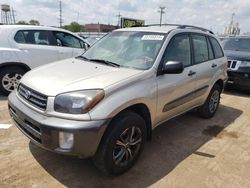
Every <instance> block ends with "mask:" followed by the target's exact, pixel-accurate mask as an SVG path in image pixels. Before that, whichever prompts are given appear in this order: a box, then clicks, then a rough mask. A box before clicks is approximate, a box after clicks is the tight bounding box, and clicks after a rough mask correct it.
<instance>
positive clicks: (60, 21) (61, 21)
mask: <svg viewBox="0 0 250 188" xmlns="http://www.w3.org/2000/svg"><path fill="white" fill-rule="evenodd" d="M59 16H60V18H59V19H60V20H59V23H60V27H62V24H63V20H62V1H61V0H60V15H59Z"/></svg>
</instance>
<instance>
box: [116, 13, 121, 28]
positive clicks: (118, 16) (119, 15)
mask: <svg viewBox="0 0 250 188" xmlns="http://www.w3.org/2000/svg"><path fill="white" fill-rule="evenodd" d="M116 17H117V18H118V23H117V26H118V27H119V25H120V22H121V17H122V15H121V13H120V12H119V14H118V15H116Z"/></svg>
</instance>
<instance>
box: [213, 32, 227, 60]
mask: <svg viewBox="0 0 250 188" xmlns="http://www.w3.org/2000/svg"><path fill="white" fill-rule="evenodd" d="M210 41H211V44H212V46H213V49H214V55H215V58H220V57H223V56H224V55H223V51H222V49H221V46H220V44H219V42H218V41H217V40H216V39H215V38H212V37H210Z"/></svg>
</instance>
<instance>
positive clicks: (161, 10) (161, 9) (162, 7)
mask: <svg viewBox="0 0 250 188" xmlns="http://www.w3.org/2000/svg"><path fill="white" fill-rule="evenodd" d="M165 8H166V7H164V6H160V7H159V10H158V12H159V13H160V26H161V23H162V15H163V14H164V13H165V11H164V10H165Z"/></svg>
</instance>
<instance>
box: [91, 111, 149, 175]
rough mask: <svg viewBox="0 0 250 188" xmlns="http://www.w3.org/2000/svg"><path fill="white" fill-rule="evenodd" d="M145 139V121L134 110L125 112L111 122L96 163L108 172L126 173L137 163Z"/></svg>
mask: <svg viewBox="0 0 250 188" xmlns="http://www.w3.org/2000/svg"><path fill="white" fill-rule="evenodd" d="M145 140H146V125H145V121H144V120H143V119H142V118H141V117H140V116H139V115H137V114H136V113H134V112H130V111H126V112H123V113H122V114H120V115H119V116H118V117H117V118H115V119H114V121H112V122H111V124H110V127H109V129H108V130H107V132H106V134H105V135H104V138H103V139H102V143H101V145H100V147H99V149H98V151H97V153H96V155H95V156H94V158H93V161H94V164H95V165H96V166H97V168H99V169H100V170H101V171H103V172H105V173H106V174H121V173H124V172H126V171H127V170H128V169H130V168H131V167H132V166H133V165H134V164H135V162H136V160H137V159H138V157H139V155H140V154H141V152H142V150H143V146H144V143H145Z"/></svg>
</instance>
